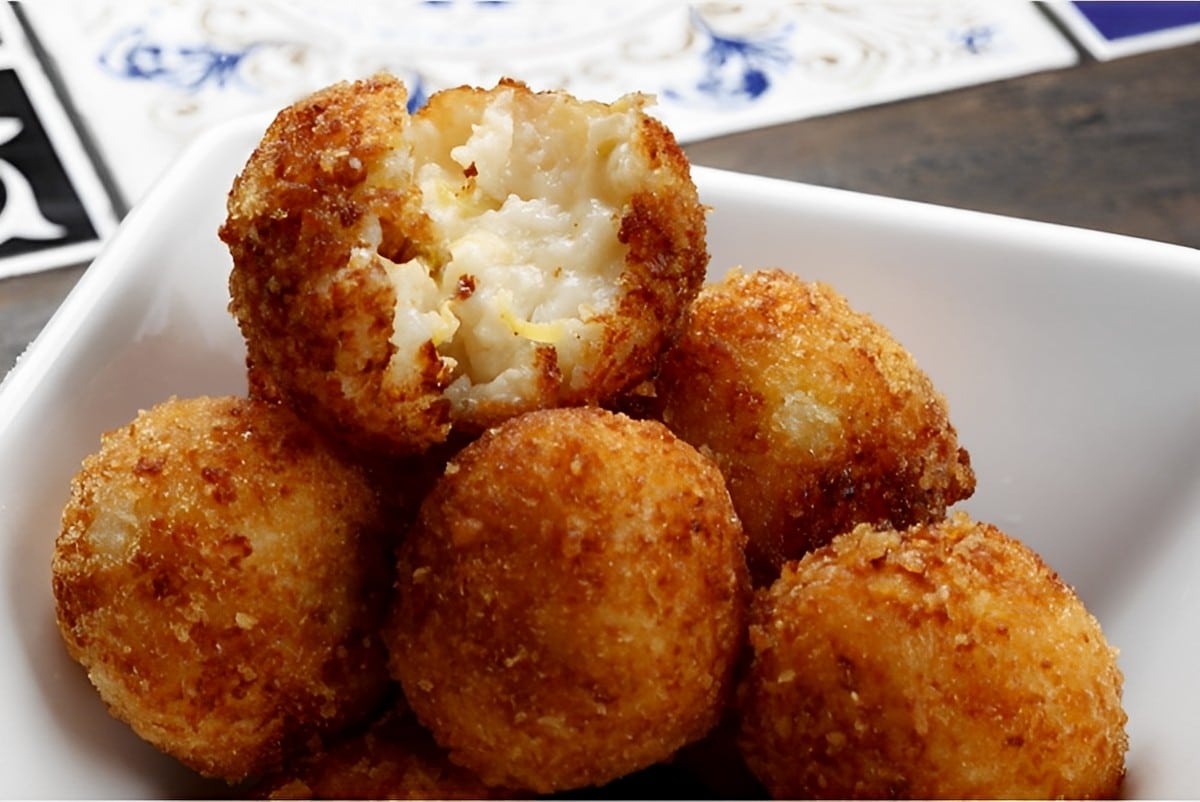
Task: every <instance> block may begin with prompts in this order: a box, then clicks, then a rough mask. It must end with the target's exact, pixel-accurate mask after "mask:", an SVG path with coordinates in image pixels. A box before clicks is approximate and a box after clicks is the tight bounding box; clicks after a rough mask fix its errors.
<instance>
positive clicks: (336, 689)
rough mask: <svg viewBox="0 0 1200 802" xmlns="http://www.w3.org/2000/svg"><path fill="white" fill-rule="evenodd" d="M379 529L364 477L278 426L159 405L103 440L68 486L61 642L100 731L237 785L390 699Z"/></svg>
mask: <svg viewBox="0 0 1200 802" xmlns="http://www.w3.org/2000/svg"><path fill="white" fill-rule="evenodd" d="M378 527H379V521H378V519H377V503H376V500H375V496H374V494H373V492H372V490H371V488H370V486H369V485H368V484H367V482H366V480H365V478H364V476H363V475H362V473H361V471H359V470H358V469H357V468H355V467H353V466H351V465H349V464H347V463H345V462H343V461H342V460H341V459H339V458H338V457H336V456H334V455H333V453H331V452H330V451H329V450H328V448H327V447H326V446H325V445H324V442H323V441H322V440H321V439H319V437H318V436H317V434H316V432H315V431H314V430H312V429H311V428H310V427H308V426H307V425H306V424H304V423H302V422H301V421H300V420H299V419H297V418H296V417H295V416H294V415H293V414H292V413H291V412H290V411H288V410H286V409H284V408H282V407H277V406H273V405H270V404H266V403H263V402H256V401H250V400H246V399H239V398H232V397H222V398H208V397H205V398H193V399H171V400H169V401H166V402H164V403H162V404H160V405H159V406H156V407H154V408H153V409H150V410H148V411H145V412H142V413H140V414H139V415H138V416H137V418H136V419H135V420H134V421H133V422H132V423H130V424H129V425H127V426H125V427H123V428H120V429H117V430H114V431H112V432H110V433H108V434H106V435H105V436H104V437H103V439H102V442H101V446H100V449H99V451H98V452H97V453H95V454H93V455H91V456H89V457H88V458H87V459H85V460H84V462H83V466H82V468H81V470H80V472H79V474H78V475H77V476H76V477H75V479H74V481H73V483H72V487H71V497H70V500H69V501H68V503H67V504H66V507H65V509H64V511H63V520H62V532H61V534H60V535H59V538H58V541H57V543H56V546H55V552H54V557H53V566H52V567H53V589H54V597H55V601H56V608H57V615H58V623H59V628H60V630H61V632H62V636H63V638H64V640H65V641H66V645H67V649H68V651H69V653H70V654H71V656H72V657H74V658H75V659H76V660H78V661H79V662H80V663H81V664H82V665H83V667H84V668H86V669H87V672H88V676H89V678H90V679H91V681H92V683H93V684H94V685H95V686H96V688H97V689H98V690H99V692H100V696H101V698H102V699H103V700H104V702H105V704H106V705H107V706H108V708H109V710H110V711H111V712H112V714H113V715H114V716H116V717H117V718H119V719H121V720H123V721H126V722H128V723H129V724H130V725H131V726H132V727H133V729H134V730H135V731H136V732H137V733H138V734H139V735H140V736H141V737H142V738H144V739H145V740H147V741H149V742H150V743H151V744H153V745H155V746H156V747H158V748H159V749H160V750H162V751H164V752H166V753H168V754H170V755H173V756H174V757H176V758H178V759H179V760H180V761H181V762H183V763H185V764H186V765H188V766H190V767H192V768H193V769H195V770H196V771H199V772H201V773H202V774H205V775H208V776H212V777H220V778H223V779H226V780H229V781H231V782H232V781H239V780H242V779H243V778H246V777H248V776H251V775H255V774H258V773H260V772H264V771H269V770H271V769H274V768H277V767H278V766H279V764H280V762H281V760H282V759H283V758H284V757H285V756H286V755H288V754H289V753H291V752H292V751H294V750H296V749H299V748H302V747H307V746H308V745H309V741H310V740H311V739H312V738H314V737H316V736H320V735H323V734H325V733H330V732H333V731H336V730H338V729H339V728H341V727H342V726H343V725H346V724H348V723H351V722H354V721H356V720H358V719H360V718H363V717H364V716H365V715H367V714H368V713H369V712H370V711H371V708H372V707H373V706H374V705H375V704H376V703H377V701H378V700H379V699H380V697H381V695H382V693H383V691H384V689H385V688H386V687H387V681H388V676H387V663H386V652H385V650H384V648H383V643H382V640H381V639H380V637H379V635H378V630H379V627H380V624H381V618H382V617H383V612H385V611H386V609H387V605H388V599H389V595H390V583H391V577H392V574H391V572H390V571H389V570H387V567H386V566H387V565H388V561H389V555H390V547H389V545H388V544H387V543H386V542H385V541H384V540H383V539H382V538H381V537H380V533H379V531H378Z"/></svg>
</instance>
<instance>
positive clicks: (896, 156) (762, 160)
mask: <svg viewBox="0 0 1200 802" xmlns="http://www.w3.org/2000/svg"><path fill="white" fill-rule="evenodd" d="M687 151H688V155H689V157H690V158H691V159H692V161H693V162H694V163H696V164H704V165H709V166H713V167H722V168H726V169H730V170H738V171H741V172H748V173H756V174H761V175H770V176H777V177H780V178H787V179H791V180H794V181H804V182H808V183H813V184H820V185H823V186H831V187H841V188H845V189H852V190H858V191H862V192H869V193H873V194H878V195H887V196H891V197H898V198H907V199H911V200H920V201H928V202H932V203H939V204H944V205H947V206H955V207H959V208H966V209H977V210H981V211H987V212H997V213H1000V214H1006V215H1013V216H1016V217H1026V218H1033V219H1038V220H1046V221H1050V222H1055V223H1065V224H1068V225H1073V226H1081V227H1084V228H1093V229H1100V230H1104V231H1111V232H1116V233H1121V234H1131V235H1134V236H1139V237H1146V238H1149V239H1156V240H1163V241H1167V242H1173V243H1177V244H1182V245H1189V246H1192V247H1200V45H1193V46H1189V47H1183V48H1177V49H1173V50H1164V51H1158V52H1155V53H1151V54H1145V55H1139V56H1132V57H1128V58H1125V59H1121V60H1117V61H1111V62H1096V61H1086V62H1084V63H1081V64H1080V65H1079V66H1076V67H1072V68H1069V69H1066V70H1058V71H1054V72H1046V73H1040V74H1037V75H1032V76H1028V77H1024V78H1019V79H1014V80H1009V81H1003V82H999V83H993V84H986V85H982V86H976V87H972V88H969V89H963V90H958V91H954V92H948V93H945V94H940V95H934V96H927V97H923V98H917V99H914V100H908V101H904V102H899V103H892V104H888V105H884V106H877V107H872V108H865V109H859V110H855V111H851V112H846V113H843V114H838V115H834V116H830V117H823V118H814V119H808V120H803V121H800V122H796V123H791V124H787V125H781V126H776V127H774V128H770V129H763V130H757V131H751V132H747V133H742V134H737V135H734V136H728V137H723V138H721V139H715V140H710V141H707V142H698V143H694V144H692V145H690V146H689V147H688V148H687Z"/></svg>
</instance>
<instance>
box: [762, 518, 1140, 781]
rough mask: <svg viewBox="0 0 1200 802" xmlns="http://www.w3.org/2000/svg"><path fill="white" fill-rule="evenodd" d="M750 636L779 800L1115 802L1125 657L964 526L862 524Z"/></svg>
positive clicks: (792, 572)
mask: <svg viewBox="0 0 1200 802" xmlns="http://www.w3.org/2000/svg"><path fill="white" fill-rule="evenodd" d="M750 639H751V645H752V649H753V653H754V656H753V661H752V664H751V667H750V669H749V671H748V673H747V675H746V677H745V678H744V680H743V682H742V684H741V686H740V688H739V703H740V712H741V716H742V722H741V735H740V742H741V747H742V751H743V753H744V755H745V758H746V762H747V764H748V765H749V766H750V768H751V769H752V770H753V771H754V772H755V774H756V775H757V776H758V777H759V779H760V780H761V781H762V782H763V784H764V785H766V787H767V788H768V790H769V791H770V792H771V793H772V794H773V795H774V796H777V797H790V798H802V797H833V798H838V797H842V798H845V797H868V798H883V797H889V798H896V797H909V798H1041V799H1051V798H1063V797H1066V798H1081V797H1108V796H1112V795H1114V794H1116V793H1117V791H1118V790H1119V787H1120V784H1121V780H1122V777H1123V776H1124V765H1125V752H1126V748H1127V738H1126V734H1125V729H1124V727H1125V721H1126V716H1125V712H1124V711H1123V709H1122V706H1121V685H1122V677H1121V672H1120V670H1119V669H1118V667H1117V661H1116V652H1115V650H1114V649H1112V648H1111V647H1110V646H1109V645H1108V644H1107V642H1106V641H1105V638H1104V635H1103V633H1102V632H1101V629H1100V625H1099V624H1098V623H1097V621H1096V619H1095V618H1093V617H1092V615H1091V614H1090V613H1089V612H1088V611H1087V610H1086V609H1085V608H1084V605H1083V604H1082V602H1081V601H1080V600H1079V598H1078V597H1077V596H1076V595H1075V593H1074V591H1073V590H1072V589H1071V588H1070V587H1068V586H1067V585H1065V584H1064V583H1063V582H1062V581H1061V580H1060V579H1059V577H1058V576H1057V575H1056V574H1055V573H1054V572H1053V571H1051V570H1050V569H1049V568H1048V567H1047V566H1046V565H1045V564H1044V563H1043V562H1042V560H1041V559H1040V558H1039V557H1038V556H1037V555H1036V554H1035V553H1034V552H1032V551H1031V550H1030V549H1029V548H1028V547H1026V546H1025V545H1023V544H1022V543H1020V542H1018V541H1016V540H1014V539H1012V538H1010V537H1008V536H1007V535H1005V534H1003V533H1002V532H1000V531H998V530H997V529H996V528H994V527H992V526H990V525H988V524H982V523H975V522H973V521H971V520H970V519H968V518H967V517H966V515H965V514H962V513H959V514H957V515H956V516H954V517H953V518H952V519H950V520H948V521H945V522H943V523H938V524H923V525H918V526H915V527H912V528H910V529H908V530H905V531H894V530H876V529H873V528H871V527H869V526H866V525H863V526H859V527H857V528H856V529H854V530H853V531H852V532H850V533H848V534H845V535H841V536H839V537H837V538H835V539H834V540H833V542H832V543H831V544H830V545H828V546H826V547H824V548H822V549H819V550H817V551H815V552H813V553H811V554H809V555H807V556H805V557H804V558H802V559H801V560H799V561H798V562H796V563H793V564H790V565H789V566H788V567H786V568H785V569H784V572H783V575H782V576H781V577H780V579H779V580H778V581H777V582H776V583H775V584H774V585H772V586H771V587H770V588H769V589H765V590H762V591H760V592H759V595H758V596H757V598H756V600H755V603H754V606H753V612H752V615H751V625H750Z"/></svg>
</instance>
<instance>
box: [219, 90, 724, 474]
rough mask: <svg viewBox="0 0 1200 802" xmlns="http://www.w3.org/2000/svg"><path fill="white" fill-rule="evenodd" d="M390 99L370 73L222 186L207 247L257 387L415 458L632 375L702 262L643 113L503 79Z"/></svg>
mask: <svg viewBox="0 0 1200 802" xmlns="http://www.w3.org/2000/svg"><path fill="white" fill-rule="evenodd" d="M406 99H407V98H406V91H405V87H404V85H403V84H402V83H401V82H400V81H398V80H397V79H395V78H394V77H391V76H389V75H386V74H379V75H376V76H374V77H372V78H370V79H368V80H362V81H358V82H355V83H341V84H337V85H334V86H331V87H329V88H327V89H324V90H321V91H319V92H316V93H314V94H313V95H311V96H310V97H307V98H305V99H303V100H301V101H299V102H297V103H296V104H294V105H293V106H291V107H289V108H286V109H284V110H283V111H282V112H281V113H280V114H279V115H278V117H277V118H276V119H275V121H274V122H273V123H272V124H271V126H270V127H269V128H268V129H267V131H266V133H265V135H264V137H263V138H262V141H261V143H260V144H259V146H258V148H257V149H256V150H255V152H254V153H253V155H252V156H251V157H250V159H249V161H248V162H247V164H246V166H245V168H244V170H243V172H242V173H241V175H239V176H238V177H237V179H236V180H235V182H234V184H233V188H232V191H231V192H230V195H229V199H228V217H227V219H226V221H225V223H224V224H223V226H222V227H221V230H220V236H221V238H222V239H223V240H224V241H225V242H226V243H227V244H228V246H229V250H230V252H231V254H232V256H233V272H232V275H231V277H230V292H231V295H232V302H231V305H230V308H231V310H232V312H233V314H234V316H235V317H236V318H237V321H238V323H239V325H240V327H241V330H242V332H243V335H244V337H245V340H246V345H247V349H248V363H249V365H250V372H251V375H252V376H255V377H256V380H255V384H256V385H258V386H266V387H273V388H274V390H276V391H278V392H279V393H280V394H281V395H282V396H283V397H284V398H286V399H287V400H288V402H289V403H291V404H292V405H294V406H296V407H297V408H299V409H301V410H303V411H304V412H305V414H310V415H312V416H313V417H314V419H316V420H318V421H321V422H323V423H324V424H325V425H326V426H327V427H329V428H331V429H333V430H335V431H337V432H339V433H340V434H341V435H343V436H345V437H347V438H349V439H351V440H352V441H353V442H355V443H356V444H358V445H360V446H364V447H368V448H374V449H379V450H384V451H389V452H396V453H411V452H418V451H421V450H423V449H424V448H425V447H427V446H428V445H430V444H432V443H437V442H441V441H442V440H444V439H446V437H447V434H448V432H450V431H451V430H452V429H454V430H460V431H465V432H468V433H471V434H478V433H480V432H481V431H482V430H483V429H484V428H486V427H488V426H491V425H494V424H496V423H498V422H500V421H502V420H503V419H505V418H507V417H509V416H512V415H514V414H518V413H521V412H525V411H529V410H533V409H539V408H545V407H551V406H557V405H565V404H582V403H603V402H605V401H606V400H607V399H610V398H612V397H614V396H616V395H618V394H619V393H620V392H622V391H624V390H625V389H627V388H628V387H631V386H633V385H636V384H637V383H638V382H640V381H642V380H644V379H645V378H647V377H648V376H649V375H650V374H651V373H652V372H653V370H654V369H655V367H656V365H657V361H658V358H659V357H660V355H661V352H662V350H663V349H664V347H665V346H666V345H667V344H668V342H669V341H670V340H671V339H673V337H674V336H675V335H676V334H677V333H678V330H679V328H680V326H681V325H682V321H683V319H684V317H685V315H686V309H687V306H688V304H689V303H690V301H691V300H692V298H694V297H695V294H696V292H698V291H699V288H700V285H701V283H702V282H703V280H704V276H705V272H706V269H707V264H708V254H707V250H706V246H705V220H704V208H703V207H702V206H701V204H700V203H699V200H698V197H697V192H696V188H695V185H694V184H693V183H692V180H691V176H690V168H689V165H688V162H687V159H686V157H685V156H684V153H683V151H682V150H681V149H680V147H679V146H678V144H677V143H676V141H675V139H674V137H673V136H672V135H671V133H670V132H669V131H668V130H667V129H666V128H665V127H664V126H663V125H662V124H661V123H660V122H658V121H657V120H655V119H654V118H652V117H650V116H648V115H647V114H646V113H645V111H644V110H643V107H644V106H645V104H646V102H647V98H645V97H643V96H640V95H629V96H626V97H623V98H621V99H620V100H617V101H616V102H614V103H612V104H604V103H599V102H593V101H583V100H578V99H576V98H574V97H572V96H571V95H569V94H567V93H565V92H562V91H555V92H536V93H535V92H533V91H531V90H530V89H529V88H528V87H526V86H525V85H524V84H521V83H518V82H516V81H512V80H503V81H501V82H500V83H499V84H498V85H497V86H495V87H494V88H492V89H487V90H485V89H477V88H471V87H459V88H456V89H449V90H445V91H442V92H439V93H437V94H435V95H433V96H432V97H431V98H430V99H429V102H428V104H427V105H426V106H424V107H423V108H421V109H420V110H419V111H417V112H415V113H413V114H411V115H410V114H409V113H408V112H407V111H406V108H405V102H406Z"/></svg>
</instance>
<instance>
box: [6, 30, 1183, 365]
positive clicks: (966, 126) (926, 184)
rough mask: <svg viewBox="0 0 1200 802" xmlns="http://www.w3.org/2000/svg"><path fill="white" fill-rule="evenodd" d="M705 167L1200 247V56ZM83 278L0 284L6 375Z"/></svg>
mask: <svg viewBox="0 0 1200 802" xmlns="http://www.w3.org/2000/svg"><path fill="white" fill-rule="evenodd" d="M687 151H688V155H689V157H690V158H691V159H692V160H693V161H694V162H695V163H696V164H703V165H709V166H713V167H722V168H726V169H731V170H739V171H742V172H747V173H756V174H760V175H768V176H775V177H778V178H786V179H790V180H795V181H804V182H809V183H813V184H820V185H825V186H831V187H841V188H845V189H852V190H857V191H861V192H869V193H873V194H878V195H887V196H891V197H898V198H907V199H912V200H920V201H927V202H931V203H939V204H944V205H947V206H954V207H959V208H965V209H977V210H981V211H987V212H996V213H1000V214H1006V215H1013V216H1016V217H1025V218H1032V219H1038V220H1046V221H1050V222H1056V223H1065V224H1067V225H1073V226H1081V227H1084V228H1093V229H1100V230H1104V231H1112V232H1116V233H1120V234H1130V235H1133V236H1138V237H1146V238H1149V239H1156V240H1163V241H1166V242H1173V243H1177V244H1181V245H1187V246H1191V247H1200V45H1192V46H1188V47H1181V48H1175V49H1172V50H1164V51H1158V52H1155V53H1150V54H1146V55H1140V56H1131V57H1127V58H1124V59H1118V60H1116V61H1110V62H1096V61H1092V60H1085V61H1084V62H1082V63H1081V64H1079V65H1078V66H1075V67H1071V68H1068V69H1063V70H1056V71H1052V72H1045V73H1039V74H1036V75H1031V76H1025V77H1021V78H1015V79H1012V80H1008V81H1001V82H997V83H991V84H984V85H981V86H975V87H970V88H967V89H962V90H958V91H953V92H946V93H943V94H939V95H932V96H927V97H922V98H916V99H913V100H907V101H902V102H897V103H891V104H887V105H882V106H876V107H871V108H865V109H859V110H855V111H850V112H845V113H842V114H837V115H831V116H827V117H819V118H813V119H808V120H802V121H799V122H795V123H790V124H787V125H780V126H775V127H772V128H767V129H762V130H757V131H751V132H746V133H742V134H736V135H732V136H727V137H722V138H719V139H713V140H709V141H705V142H697V143H693V144H691V145H689V146H688V147H687ZM80 272H81V271H80V270H79V269H67V270H58V271H53V272H50V273H42V274H39V275H34V276H25V277H18V278H12V279H7V280H3V281H0V374H3V373H5V372H7V371H8V369H9V368H10V367H11V366H12V365H13V363H14V362H15V361H16V358H17V356H18V354H20V353H21V352H22V351H23V350H24V349H25V347H26V345H27V344H28V342H29V341H30V340H31V339H32V338H33V337H34V336H35V335H36V334H37V332H38V331H39V330H40V329H41V328H42V326H43V325H44V324H45V322H46V321H47V320H48V319H49V318H50V316H51V314H53V312H54V310H55V309H56V308H57V306H58V305H59V304H60V303H61V301H62V299H63V298H64V297H65V295H66V293H67V292H68V291H69V290H70V288H71V286H72V285H73V284H74V282H75V280H76V279H77V278H78V276H79V275H80Z"/></svg>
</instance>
